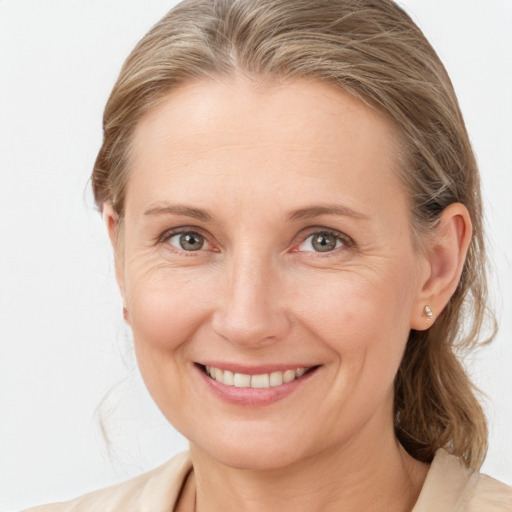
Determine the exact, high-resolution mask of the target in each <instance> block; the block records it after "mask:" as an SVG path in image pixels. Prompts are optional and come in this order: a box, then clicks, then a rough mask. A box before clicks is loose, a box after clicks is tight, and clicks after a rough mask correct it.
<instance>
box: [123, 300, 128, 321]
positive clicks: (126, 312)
mask: <svg viewBox="0 0 512 512" xmlns="http://www.w3.org/2000/svg"><path fill="white" fill-rule="evenodd" d="M127 317H128V308H127V307H126V305H125V304H124V303H123V318H124V319H125V320H126V319H127Z"/></svg>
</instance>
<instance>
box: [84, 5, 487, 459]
mask: <svg viewBox="0 0 512 512" xmlns="http://www.w3.org/2000/svg"><path fill="white" fill-rule="evenodd" d="M235 72H242V73H245V74H248V75H250V76H253V77H258V78H261V79H263V80H268V81H272V80H286V79H289V78H297V77H310V78H315V79H318V80H322V81H324V82H328V83H331V84H334V85H335V86H337V87H340V88H342V89H344V90H346V91H348V92H349V93H351V94H353V95H354V96H356V97H358V98H360V99H361V100H363V101H365V102H366V103H368V104H371V105H373V106H374V108H377V109H378V110H379V111H381V112H383V113H384V114H385V115H386V116H387V117H388V119H390V120H391V121H392V122H393V123H394V124H395V125H396V126H397V127H398V130H399V132H400V133H401V135H402V138H403V142H404V147H405V153H406V157H405V158H403V159H402V161H401V177H402V179H403V181H404V183H405V186H406V189H407V191H408V193H409V194H410V197H411V201H412V212H411V219H412V227H413V230H414V232H415V233H416V234H420V235H421V234H425V233H429V232H432V229H433V227H434V226H435V225H436V223H437V221H438V219H439V214H440V212H441V211H442V210H443V209H444V208H446V207H447V206H448V205H449V204H451V203H455V202H460V203H462V204H464V205H465V206H466V207H467V208H468V210H469V212H470V215H471V220H472V223H473V230H474V234H473V238H472V241H471V245H470V248H469V253H468V256H467V259H466V262H465V265H464V270H463V273H462V277H461V279H460V282H459V285H458V287H457V289H456V291H455V293H454V294H453V296H452V298H451V300H450V302H449V303H448V305H447V307H446V308H445V309H444V311H443V312H442V313H441V314H440V315H439V317H438V318H437V319H436V322H435V323H434V325H433V326H432V327H431V328H430V329H428V330H426V331H421V332H420V331H411V333H410V336H409V340H408V343H407V348H406V351H405V355H404V358H403V361H402V363H401V366H400V368H399V371H398V374H397V377H396V382H395V421H396V424H395V427H396V434H397V437H398V439H399V440H400V442H401V443H402V444H403V445H404V447H405V448H406V449H407V450H408V451H409V453H410V454H411V455H412V456H413V457H415V458H417V459H419V460H422V461H430V460H432V458H433V455H434V452H435V451H436V450H437V449H438V448H441V447H444V448H447V449H448V450H449V451H451V452H452V453H453V454H455V455H458V456H460V457H462V458H463V459H464V461H465V462H466V464H467V465H468V466H471V467H473V468H478V467H479V466H480V464H481V463H482V461H483V458H484V456H485V453H486V449H487V427H486V422H485V417H484V414H483V411H482V408H481V406H480V404H479V402H478V401H477V399H476V397H475V389H474V387H473V385H472V383H471V381H470V380H469V378H468V376H467V375H466V373H465V371H464V368H463V366H462V364H461V362H460V360H459V357H458V356H460V355H461V354H462V352H465V351H467V350H469V349H472V348H474V347H475V346H476V345H477V344H478V343H479V335H480V331H481V327H482V323H483V321H484V318H485V313H486V310H487V308H486V296H487V293H486V292H487V289H486V287H487V281H486V275H485V262H486V259H485V253H484V243H483V231H482V206H481V198H480V183H479V176H478V169H477V166H476V162H475V158H474V155H473V151H472V149H471V145H470V142H469V139H468V134H467V132H466V129H465V125H464V121H463V118H462V115H461V112H460V109H459V106H458V102H457V99H456V96H455V92H454V90H453V87H452V84H451V82H450V79H449V77H448V75H447V73H446V70H445V68H444V66H443V64H442V63H441V61H440V60H439V58H438V56H437V55H436V53H435V51H434V50H433V48H432V47H431V46H430V44H429V43H428V41H427V40H426V39H425V37H424V35H423V34H422V33H421V31H420V30H419V28H418V27H417V26H416V25H415V24H414V23H413V21H412V20H411V19H410V18H409V16H408V15H407V14H406V13H405V12H404V11H403V10H402V9H401V8H400V7H398V6H397V5H396V4H395V3H394V2H392V1H391V0H315V1H311V0H185V1H184V2H182V3H180V4H178V5H177V6H176V7H175V8H174V9H173V10H171V11H170V12H169V13H168V14H167V15H166V16H165V17H164V18H163V19H162V20H161V21H160V22H159V23H157V24H156V25H155V26H154V27H153V28H152V30H151V31H150V32H149V33H148V34H147V35H146V36H145V37H144V38H143V39H142V40H141V41H140V42H139V44H138V45H137V46H136V48H135V49H134V50H133V52H132V53H131V55H130V56H129V57H128V59H127V60H126V62H125V64H124V66H123V68H122V71H121V74H120V76H119V79H118V80H117V83H116V84H115V86H114V89H113V91H112V94H111V96H110V99H109V101H108V103H107V106H106V109H105V114H104V120H103V126H104V141H103V145H102V147H101V149H100V152H99V154H98V157H97V160H96V164H95V167H94V172H93V176H92V183H93V189H94V194H95V198H96V201H97V204H98V205H99V207H100V209H101V208H102V205H103V204H104V203H105V202H107V201H110V202H112V204H113V206H114V208H115V209H116V211H117V212H118V213H119V214H120V216H121V217H122V215H123V205H124V194H125V189H126V183H127V180H128V176H129V165H128V164H129V162H128V155H129V146H130V140H131V135H132V132H133V129H134V126H135V125H136V124H137V122H138V121H139V119H140V118H141V116H142V115H143V114H144V113H145V112H147V111H148V110H150V109H151V108H154V106H155V105H157V104H158V102H159V101H161V100H162V98H163V97H164V96H165V95H167V94H168V93H169V92H170V91H172V90H173V89H175V88H176V87H178V86H180V85H183V84H185V83H187V82H189V81H191V80H193V79H198V78H201V77H230V76H233V75H234V74H235ZM466 313H467V314H466Z"/></svg>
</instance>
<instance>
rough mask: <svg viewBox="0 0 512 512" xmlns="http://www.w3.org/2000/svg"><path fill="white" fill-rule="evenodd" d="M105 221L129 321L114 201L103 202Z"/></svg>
mask: <svg viewBox="0 0 512 512" xmlns="http://www.w3.org/2000/svg"><path fill="white" fill-rule="evenodd" d="M103 222H104V223H105V227H106V228H107V233H108V237H109V238H110V243H111V244H112V248H113V250H114V264H115V269H116V279H117V284H118V285H119V290H120V292H121V298H122V300H123V315H124V318H125V320H126V321H128V314H127V309H126V305H125V304H126V302H125V287H124V269H123V257H122V253H121V250H122V247H121V246H120V240H119V237H120V233H119V226H120V224H119V214H118V213H117V212H116V211H115V210H114V207H113V206H112V203H110V202H107V203H104V204H103Z"/></svg>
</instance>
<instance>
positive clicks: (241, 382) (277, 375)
mask: <svg viewBox="0 0 512 512" xmlns="http://www.w3.org/2000/svg"><path fill="white" fill-rule="evenodd" d="M313 368H314V367H310V368H304V367H303V368H297V369H295V370H292V369H290V370H285V371H275V372H271V373H261V374H259V375H248V374H246V373H233V372H231V371H229V370H222V369H220V368H215V367H214V366H205V367H204V369H205V372H206V374H207V375H209V376H210V377H211V378H212V379H214V380H216V381H217V382H220V383H221V384H224V385H225V386H234V387H237V388H260V389H261V388H270V387H277V386H282V385H283V384H288V383H290V382H292V381H294V380H295V379H299V378H300V377H302V376H303V375H305V374H306V373H307V372H308V371H310V370H312V369H313Z"/></svg>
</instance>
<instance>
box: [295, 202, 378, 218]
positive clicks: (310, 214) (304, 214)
mask: <svg viewBox="0 0 512 512" xmlns="http://www.w3.org/2000/svg"><path fill="white" fill-rule="evenodd" d="M322 215H341V216H343V217H353V218H355V219H362V220H369V219H370V217H369V216H368V215H365V214H364V213H361V212H356V211H355V210H352V208H349V207H348V206H340V205H337V204H334V205H327V206H309V207H307V208H301V209H299V210H295V211H293V212H291V213H290V214H289V216H288V217H289V219H290V220H304V219H312V218H314V217H320V216H322Z"/></svg>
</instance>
